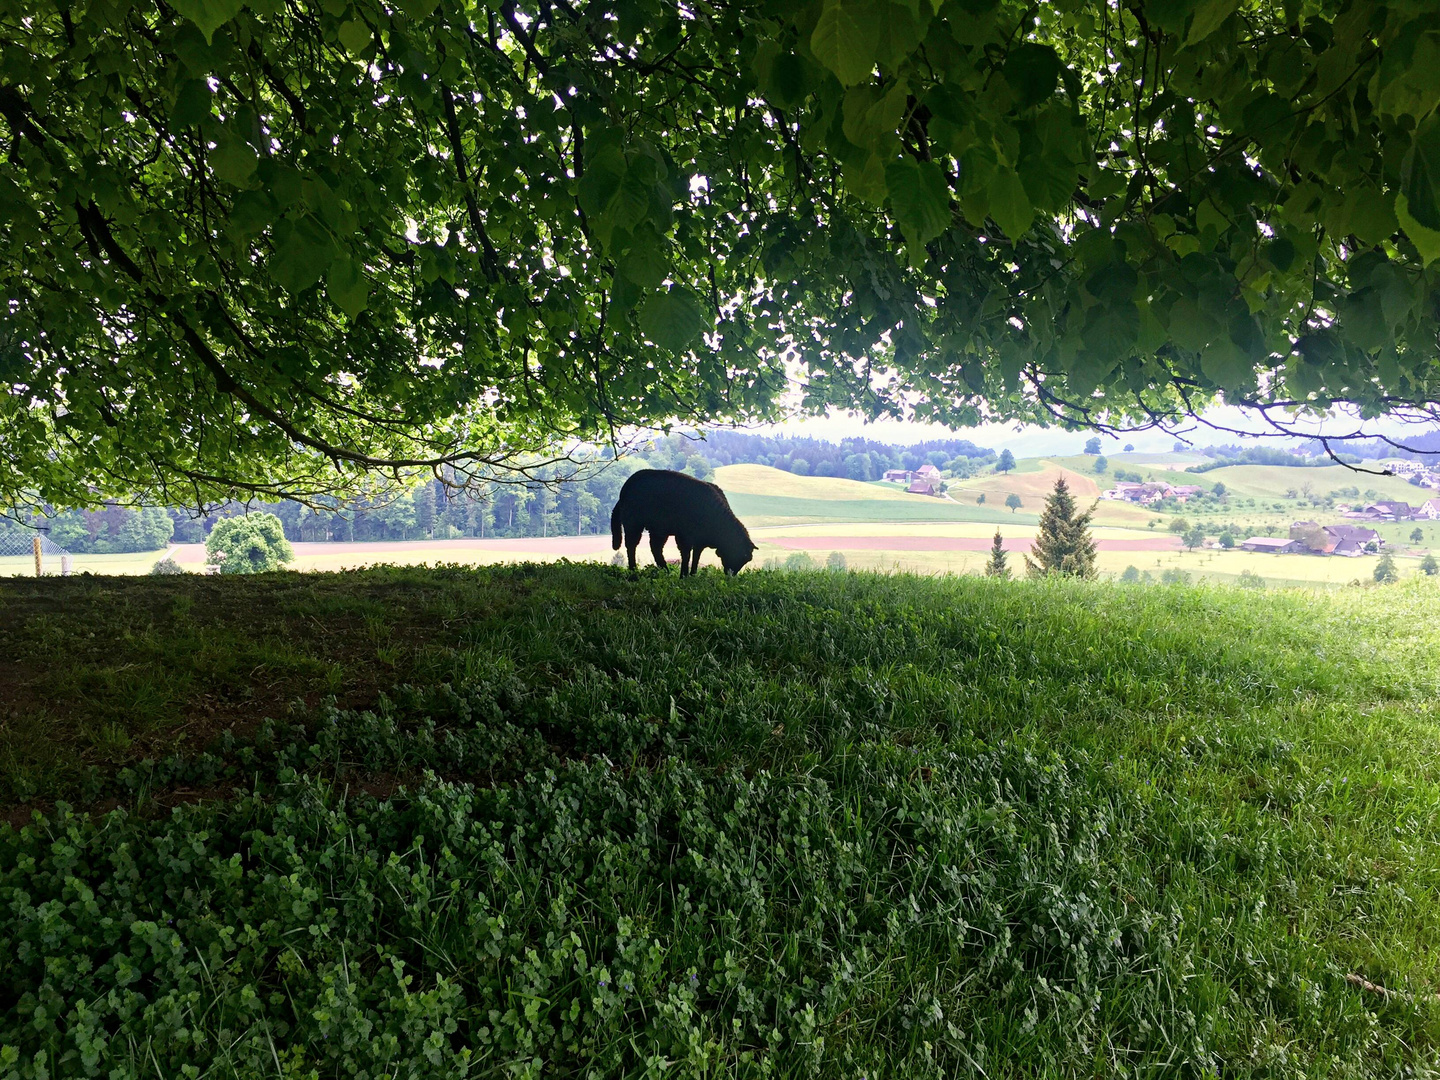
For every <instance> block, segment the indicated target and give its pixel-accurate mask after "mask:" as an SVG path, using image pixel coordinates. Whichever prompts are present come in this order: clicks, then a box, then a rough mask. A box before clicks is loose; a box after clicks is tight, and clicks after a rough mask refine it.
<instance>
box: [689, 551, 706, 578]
mask: <svg viewBox="0 0 1440 1080" xmlns="http://www.w3.org/2000/svg"><path fill="white" fill-rule="evenodd" d="M704 550H705V549H704V548H702V547H700V546H699V545H698V544H697V545H696V546H695V547H693V548H691V549H690V576H691V577H694V576H695V575H696V574H697V573H699V572H700V552H702V551H704Z"/></svg>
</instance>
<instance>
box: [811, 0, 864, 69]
mask: <svg viewBox="0 0 1440 1080" xmlns="http://www.w3.org/2000/svg"><path fill="white" fill-rule="evenodd" d="M874 22H875V7H874V5H873V4H872V3H856V2H855V0H825V7H824V9H823V10H822V11H821V12H820V20H819V21H818V22H817V23H816V24H815V31H814V33H812V34H811V35H810V48H811V50H812V51H813V52H814V53H815V58H816V59H817V60H819V61H820V62H821V63H822V64H824V65H825V66H826V67H827V68H829V69H830V70H831V71H833V72H834V73H835V77H836V78H837V79H839V80H840V83H841V85H842V86H854V85H855V84H856V83H860V82H864V81H865V80H866V79H868V78H869V77H870V73H871V72H872V71H874V70H875V42H876V32H875V31H876V28H875V26H874Z"/></svg>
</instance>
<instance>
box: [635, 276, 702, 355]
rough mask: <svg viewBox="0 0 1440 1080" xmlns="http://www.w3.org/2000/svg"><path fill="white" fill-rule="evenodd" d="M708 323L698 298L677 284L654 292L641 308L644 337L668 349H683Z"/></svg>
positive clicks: (681, 350) (675, 350)
mask: <svg viewBox="0 0 1440 1080" xmlns="http://www.w3.org/2000/svg"><path fill="white" fill-rule="evenodd" d="M708 322H709V320H708V319H707V317H706V315H705V308H704V306H703V305H702V304H701V303H700V298H699V297H697V296H696V295H695V294H694V293H692V292H691V291H690V290H689V289H683V288H680V287H679V286H676V287H674V288H672V289H670V290H669V291H668V292H662V293H656V294H655V295H654V296H652V297H650V299H649V300H646V301H645V306H644V307H642V308H641V309H640V329H641V330H643V331H644V333H645V336H646V337H647V338H649V339H650V340H651V341H653V342H654V343H655V344H656V345H659V346H660V347H661V348H662V349H669V350H670V351H671V352H683V351H684V350H685V349H686V348H687V347H688V346H689V345H690V343H691V342H692V341H694V340H695V338H696V337H698V336H699V334H700V331H702V330H704V329H705V326H706V324H707V323H708Z"/></svg>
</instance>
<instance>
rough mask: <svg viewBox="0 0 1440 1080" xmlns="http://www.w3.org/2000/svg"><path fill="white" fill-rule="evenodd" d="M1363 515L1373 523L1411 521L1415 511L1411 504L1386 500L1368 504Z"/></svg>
mask: <svg viewBox="0 0 1440 1080" xmlns="http://www.w3.org/2000/svg"><path fill="white" fill-rule="evenodd" d="M1362 513H1364V514H1365V515H1366V516H1367V517H1368V518H1370V520H1372V521H1409V520H1410V519H1411V518H1412V517H1414V516H1415V509H1414V507H1412V506H1411V505H1410V504H1409V503H1405V502H1394V501H1392V500H1389V499H1386V500H1382V501H1380V502H1373V503H1366V504H1365V506H1364V507H1363V509H1362Z"/></svg>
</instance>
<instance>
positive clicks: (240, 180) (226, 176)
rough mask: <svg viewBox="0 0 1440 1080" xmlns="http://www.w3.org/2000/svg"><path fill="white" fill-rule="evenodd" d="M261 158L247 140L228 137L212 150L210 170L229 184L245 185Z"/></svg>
mask: <svg viewBox="0 0 1440 1080" xmlns="http://www.w3.org/2000/svg"><path fill="white" fill-rule="evenodd" d="M259 160H260V159H259V157H258V156H257V155H256V153H255V150H254V148H253V147H252V146H251V145H250V144H249V143H247V142H246V141H245V140H243V139H236V138H234V137H226V138H225V139H224V140H223V141H222V142H221V143H220V145H219V146H218V147H217V148H216V149H214V150H212V151H211V152H210V171H211V172H213V173H214V174H215V176H216V178H217V179H220V180H224V181H225V182H226V183H227V184H234V185H235V186H236V187H244V186H245V185H246V184H248V183H249V182H250V177H251V176H253V175H254V174H255V166H256V164H257V163H258V162H259Z"/></svg>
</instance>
